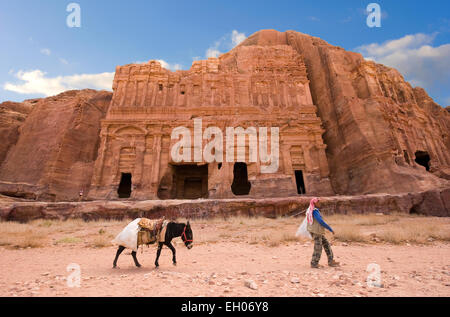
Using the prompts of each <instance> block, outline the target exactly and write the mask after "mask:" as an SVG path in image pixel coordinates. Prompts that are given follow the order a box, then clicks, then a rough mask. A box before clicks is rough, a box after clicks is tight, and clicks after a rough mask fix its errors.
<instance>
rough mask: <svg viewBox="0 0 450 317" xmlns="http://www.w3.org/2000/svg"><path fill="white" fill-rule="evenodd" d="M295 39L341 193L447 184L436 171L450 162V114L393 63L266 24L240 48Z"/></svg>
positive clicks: (409, 189)
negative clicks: (421, 155)
mask: <svg viewBox="0 0 450 317" xmlns="http://www.w3.org/2000/svg"><path fill="white" fill-rule="evenodd" d="M271 45H289V46H291V47H293V48H294V49H295V50H296V51H297V52H298V53H299V54H301V55H302V56H303V59H304V61H305V64H306V67H307V69H308V79H309V81H310V86H311V94H312V98H313V103H314V104H315V105H316V106H317V107H318V113H319V116H320V118H321V120H322V122H323V125H324V128H325V130H326V132H325V133H324V135H323V139H324V143H325V144H326V145H327V150H326V153H327V158H328V165H329V167H330V172H331V176H330V177H331V183H332V186H333V189H334V191H335V192H336V193H340V194H362V193H374V192H389V193H399V192H412V191H418V190H424V189H429V188H433V187H435V186H438V185H439V184H448V182H446V181H443V180H442V179H440V178H438V177H435V176H434V175H432V174H431V173H427V172H426V171H425V168H423V167H422V166H419V165H418V164H416V163H415V162H414V161H415V158H416V153H417V152H419V151H420V152H426V153H427V154H428V155H429V156H430V159H431V160H430V171H431V172H437V175H439V171H441V172H444V171H445V170H446V169H447V168H448V167H449V166H450V139H449V138H450V137H449V131H450V115H449V113H448V112H447V111H445V110H444V109H443V108H442V107H440V106H439V105H437V104H436V103H434V102H433V100H432V99H431V98H430V97H429V96H428V95H427V94H426V92H425V91H424V90H423V89H422V88H412V87H411V85H410V84H409V83H407V82H405V81H404V79H403V77H402V76H401V75H400V73H399V72H398V71H396V70H395V69H392V68H389V67H385V66H383V65H380V64H376V63H374V62H371V61H367V60H365V59H364V58H363V57H362V56H361V55H360V54H357V53H353V52H347V51H345V50H344V49H342V48H339V47H336V46H332V45H330V44H328V43H326V42H325V41H323V40H321V39H319V38H315V37H312V36H309V35H306V34H302V33H298V32H294V31H287V32H284V33H280V32H277V31H274V30H264V31H260V32H257V33H255V34H254V35H252V36H250V37H249V38H248V39H247V40H246V41H244V42H243V43H241V44H240V46H249V47H251V46H271Z"/></svg>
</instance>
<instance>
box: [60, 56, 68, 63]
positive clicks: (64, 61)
mask: <svg viewBox="0 0 450 317" xmlns="http://www.w3.org/2000/svg"><path fill="white" fill-rule="evenodd" d="M58 59H59V62H60V63H61V64H64V65H69V62H68V61H67V60H66V59H64V58H62V57H60V58H58Z"/></svg>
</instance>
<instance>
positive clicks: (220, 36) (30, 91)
mask: <svg viewBox="0 0 450 317" xmlns="http://www.w3.org/2000/svg"><path fill="white" fill-rule="evenodd" d="M71 2H76V3H78V4H79V5H80V8H81V27H80V28H69V27H68V26H67V25H66V18H67V16H68V15H69V12H67V11H66V7H67V5H68V4H70V3H71ZM371 2H376V3H378V4H379V5H380V6H381V9H382V12H383V14H382V20H381V23H382V25H381V27H380V28H369V27H368V26H367V25H366V13H365V8H366V7H367V5H368V4H369V3H371ZM268 28H271V29H276V30H279V31H286V30H295V31H299V32H303V33H307V34H310V35H313V36H317V37H320V38H322V39H324V40H325V41H327V42H329V43H330V44H333V45H338V46H341V47H343V48H345V49H346V50H351V51H359V52H361V53H362V54H363V55H364V56H365V57H367V58H372V59H374V60H376V61H377V62H381V63H385V64H388V65H389V66H392V67H396V68H397V69H399V70H400V71H401V73H402V74H403V75H404V76H405V78H406V79H407V80H408V81H411V83H412V84H413V85H420V86H422V87H424V88H425V89H426V90H427V91H428V93H429V94H430V95H431V97H433V98H434V99H435V101H436V102H438V103H439V104H441V105H443V106H447V105H450V89H449V87H450V75H449V74H450V2H449V1H438V0H429V1H412V0H389V1H388V0H386V1H374V0H372V1H362V0H345V1H334V0H333V1H331V0H330V1H325V0H323V1H322V0H316V1H301V0H295V1H294V0H293V1H284V0H276V1H272V0H259V1H254V0H241V1H235V0H230V1H216V0H209V1H206V0H191V1H184V0H173V1H171V0H164V1H156V0H155V1H153V0H142V1H141V0H129V1H123V0H122V1H119V0H109V1H106V0H78V1H65V0H41V1H38V0H14V1H11V0H0V43H1V44H2V46H1V47H2V49H1V50H0V102H2V101H5V100H14V101H22V100H24V99H30V98H36V97H44V96H46V95H51V94H54V93H57V92H59V91H60V90H61V89H63V88H64V89H66V88H96V89H101V88H108V89H110V86H111V78H112V77H111V76H112V74H113V72H114V70H115V67H116V66H117V65H124V64H128V63H132V62H137V61H139V62H144V61H147V60H150V59H160V60H163V61H164V63H166V64H165V65H166V66H167V67H169V68H171V69H179V68H182V69H188V68H189V67H190V66H191V64H192V61H193V60H194V59H204V58H206V57H207V56H208V55H214V54H215V53H217V52H221V53H223V52H226V51H228V50H229V49H231V48H232V47H233V45H235V44H236V43H237V42H239V41H240V40H242V39H243V38H244V37H245V36H249V35H251V34H253V33H254V32H256V31H258V30H261V29H268ZM233 40H234V41H233Z"/></svg>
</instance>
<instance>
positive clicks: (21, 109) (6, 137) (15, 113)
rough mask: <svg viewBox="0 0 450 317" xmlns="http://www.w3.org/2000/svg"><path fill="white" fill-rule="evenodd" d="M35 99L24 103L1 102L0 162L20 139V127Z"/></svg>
mask: <svg viewBox="0 0 450 317" xmlns="http://www.w3.org/2000/svg"><path fill="white" fill-rule="evenodd" d="M33 102H35V101H34V100H27V101H24V102H22V103H18V102H9V101H7V102H4V103H1V104H0V164H1V163H2V162H3V160H4V159H5V157H6V154H7V153H8V151H9V149H10V147H11V146H12V145H14V144H16V142H17V140H18V139H19V134H20V131H19V128H20V126H21V125H22V124H23V122H24V121H25V119H26V118H27V116H28V114H29V113H30V111H31V109H32V104H33Z"/></svg>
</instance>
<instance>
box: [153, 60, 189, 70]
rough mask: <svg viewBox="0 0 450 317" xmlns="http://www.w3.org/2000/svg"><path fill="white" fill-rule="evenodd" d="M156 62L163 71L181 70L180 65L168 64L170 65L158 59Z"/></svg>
mask: <svg viewBox="0 0 450 317" xmlns="http://www.w3.org/2000/svg"><path fill="white" fill-rule="evenodd" d="M157 61H158V62H160V63H161V66H162V67H164V68H165V69H170V70H171V71H177V70H181V69H182V68H183V66H181V64H170V63H167V62H166V61H165V60H163V59H158V60H157Z"/></svg>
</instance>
